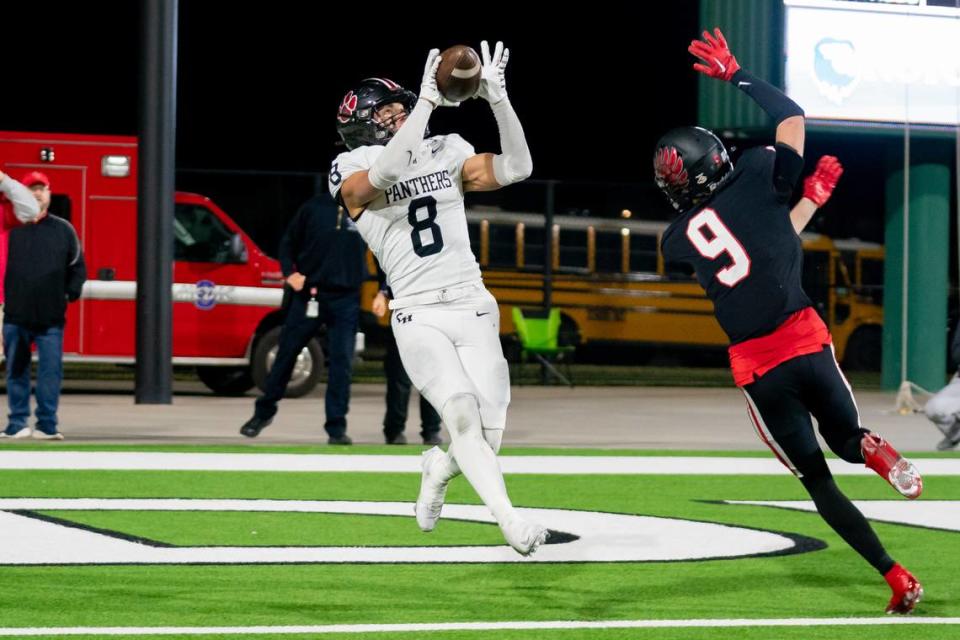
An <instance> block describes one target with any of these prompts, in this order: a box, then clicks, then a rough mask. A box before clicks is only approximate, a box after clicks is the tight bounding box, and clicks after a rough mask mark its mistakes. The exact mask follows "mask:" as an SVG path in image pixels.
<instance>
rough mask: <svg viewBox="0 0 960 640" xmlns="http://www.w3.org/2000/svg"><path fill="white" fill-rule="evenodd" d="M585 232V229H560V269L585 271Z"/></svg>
mask: <svg viewBox="0 0 960 640" xmlns="http://www.w3.org/2000/svg"><path fill="white" fill-rule="evenodd" d="M587 267H588V265H587V231H586V229H564V228H563V227H561V228H560V268H561V269H564V268H567V269H586V268H587Z"/></svg>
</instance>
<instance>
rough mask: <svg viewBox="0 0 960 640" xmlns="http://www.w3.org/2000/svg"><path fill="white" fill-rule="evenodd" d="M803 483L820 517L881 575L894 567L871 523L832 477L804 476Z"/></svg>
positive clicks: (801, 480)
mask: <svg viewBox="0 0 960 640" xmlns="http://www.w3.org/2000/svg"><path fill="white" fill-rule="evenodd" d="M800 482H802V483H803V486H804V488H805V489H806V490H807V493H809V494H810V497H811V498H813V503H814V504H815V505H817V511H818V512H819V513H820V516H821V517H822V518H823V519H824V521H826V523H827V524H828V525H830V527H831V528H832V529H833V530H834V531H836V532H837V533H838V534H839V535H840V537H841V538H843V539H844V540H845V541H846V543H847V544H848V545H850V546H851V547H853V549H854V551H856V552H857V553H859V554H860V555H861V556H863V558H864V560H866V561H867V562H869V563H870V564H871V565H872V566H873V568H874V569H876V570H877V571H879V572H880V574H881V575H883V574H886V573H887V572H888V571H890V569H892V568H893V565H894V562H893V558H891V557H890V556H889V555H887V552H886V550H884V548H883V545H882V544H881V543H880V539H879V538H877V534H876V533H874V531H873V528H872V527H871V526H870V523H868V522H867V519H866V518H864V517H863V514H862V513H860V510H859V509H857V508H856V507H855V506H854V505H853V503H852V502H850V499H849V498H847V496H845V495H843V493H842V492H841V491H840V489H839V487H837V484H836V483H835V482H834V481H833V478H832V477H829V476H828V477H819V478H809V477H804V478H801V479H800Z"/></svg>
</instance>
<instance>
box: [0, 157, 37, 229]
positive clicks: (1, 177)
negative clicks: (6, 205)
mask: <svg viewBox="0 0 960 640" xmlns="http://www.w3.org/2000/svg"><path fill="white" fill-rule="evenodd" d="M0 193H2V194H3V195H5V196H6V197H7V199H8V200H9V201H10V202H12V203H13V214H14V215H15V216H16V218H17V220H19V221H20V222H22V223H24V224H26V223H28V222H34V221H35V220H36V219H37V216H38V215H40V205H39V204H37V199H36V198H34V197H33V193H32V192H31V191H30V189H28V188H27V187H25V186H24V185H22V184H20V183H19V182H17V181H16V180H14V179H13V178H11V177H10V176H8V175H7V174H5V173H4V172H2V171H0ZM5 225H6V221H5V220H3V219H2V216H0V226H5Z"/></svg>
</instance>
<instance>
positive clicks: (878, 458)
mask: <svg viewBox="0 0 960 640" xmlns="http://www.w3.org/2000/svg"><path fill="white" fill-rule="evenodd" d="M860 450H861V451H862V452H863V459H864V462H865V464H866V465H867V467H868V468H870V469H873V470H874V471H876V472H877V473H878V474H879V475H880V477H881V478H883V479H884V480H886V481H887V482H889V483H890V486H892V487H893V488H894V489H896V490H897V491H899V492H900V493H901V494H902V495H903V496H904V497H906V498H909V499H910V500H913V499H914V498H919V497H920V494H921V493H923V478H921V477H920V472H919V471H917V468H916V467H915V466H913V463H912V462H910V461H909V460H907V459H906V458H904V457H903V456H901V455H900V454H899V453H898V452H897V450H896V449H894V448H893V445H891V444H890V443H889V442H887V441H886V440H884V439H883V438H881V437H880V436H878V435H877V434H875V433H868V434H867V435H865V436H863V440H861V441H860Z"/></svg>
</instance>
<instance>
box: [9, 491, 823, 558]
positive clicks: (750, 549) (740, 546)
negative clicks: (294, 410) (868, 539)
mask: <svg viewBox="0 0 960 640" xmlns="http://www.w3.org/2000/svg"><path fill="white" fill-rule="evenodd" d="M59 510H80V511H98V510H110V511H137V512H158V511H167V512H170V511H206V512H210V511H215V512H217V511H219V512H227V511H233V512H238V511H239V512H275V513H328V514H329V513H332V514H348V515H355V516H365V515H367V516H370V515H389V516H406V517H409V518H410V519H411V526H414V525H413V522H412V520H413V505H412V504H410V503H407V502H352V501H315V500H194V499H191V500H186V499H184V500H180V499H122V498H121V499H118V498H111V499H100V498H4V499H0V565H87V564H276V563H353V562H362V563H391V564H392V563H488V562H490V563H494V562H669V561H684V560H708V559H722V558H741V557H746V556H770V555H785V554H793V553H803V552H806V551H813V550H816V549H821V548H823V547H825V546H826V545H825V544H824V543H823V542H821V541H819V540H815V539H813V538H807V537H804V536H798V535H794V534H787V533H776V532H770V531H760V530H756V529H750V528H746V527H738V526H731V525H724V524H716V523H711V522H695V521H690V520H682V519H675V518H659V517H652V516H640V515H629V514H617V513H601V512H594V511H573V510H565V509H530V508H520V509H518V510H519V511H520V512H521V513H523V514H524V515H525V516H527V517H529V518H530V519H532V520H536V521H539V522H543V523H544V524H545V525H547V526H548V527H549V528H550V529H551V539H550V540H548V542H547V544H546V545H545V546H543V547H541V549H540V550H539V551H538V552H537V554H536V555H535V556H533V557H532V558H523V557H521V556H519V555H518V554H516V553H515V552H514V551H513V550H512V549H510V548H509V547H508V546H506V544H503V545H490V546H482V545H481V546H477V545H471V546H443V547H431V546H422V547H379V546H365V547H342V546H341V547H332V546H313V547H299V546H298V547H246V546H244V547H240V546H236V547H228V546H196V547H185V546H179V547H178V546H174V545H171V544H169V543H167V542H164V541H162V540H146V539H143V538H137V537H133V536H130V535H126V534H124V533H123V532H119V531H109V530H104V529H97V528H92V527H86V526H84V525H80V524H78V523H75V522H71V521H69V520H64V519H59V518H57V517H56V515H55V512H56V511H59ZM40 511H43V512H45V513H44V514H41V513H38V512H40ZM51 512H53V513H52V514H51ZM443 517H444V519H446V520H461V521H469V522H476V523H488V524H490V525H491V526H495V522H494V520H493V518H492V517H491V515H490V512H489V511H488V510H487V508H486V507H484V506H480V505H461V504H448V505H445V506H444V508H443ZM441 526H442V522H441ZM424 542H425V543H429V537H428V536H425V537H424Z"/></svg>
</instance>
